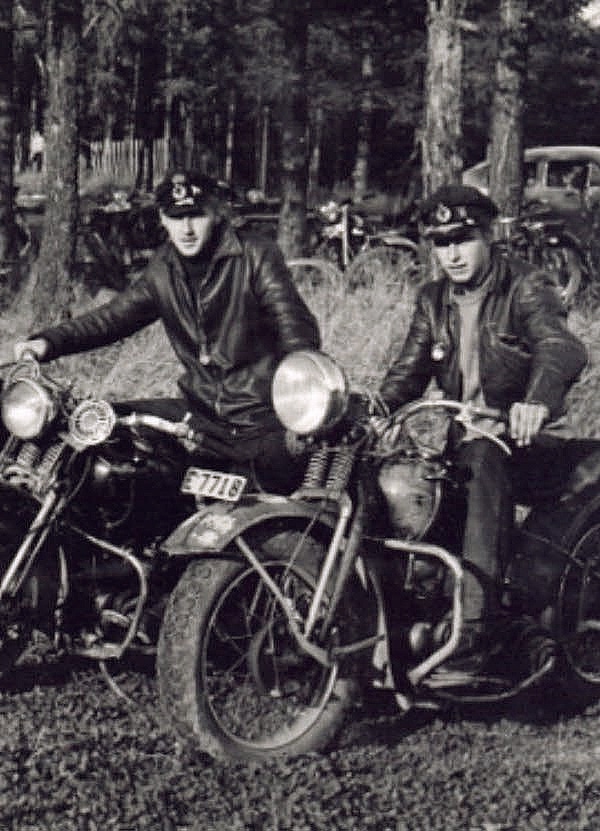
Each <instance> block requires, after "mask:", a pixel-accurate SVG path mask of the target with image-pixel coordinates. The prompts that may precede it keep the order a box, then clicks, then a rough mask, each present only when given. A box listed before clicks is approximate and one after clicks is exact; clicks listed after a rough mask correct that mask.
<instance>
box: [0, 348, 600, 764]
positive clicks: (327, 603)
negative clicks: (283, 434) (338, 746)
mask: <svg viewBox="0 0 600 831" xmlns="http://www.w3.org/2000/svg"><path fill="white" fill-rule="evenodd" d="M272 394H273V404H274V407H275V410H276V412H277V414H278V417H279V419H280V421H281V423H282V425H283V426H284V427H285V428H286V429H287V430H288V432H289V441H290V448H291V449H293V451H294V452H295V453H297V454H298V455H299V456H300V455H301V456H302V457H303V458H304V460H305V463H306V468H305V473H304V477H303V481H302V483H301V485H300V487H299V488H298V489H297V490H295V491H293V492H292V493H290V494H281V493H272V492H268V491H265V490H264V489H263V488H261V486H260V482H258V481H257V480H256V477H254V476H253V475H252V471H251V470H248V469H247V466H246V467H245V468H244V467H243V466H242V465H241V464H240V462H239V461H238V460H236V459H231V460H230V461H229V463H225V461H223V464H222V466H221V467H220V468H219V469H218V470H213V469H210V468H207V467H202V466H199V465H200V462H201V460H202V459H204V458H206V457H205V455H203V454H206V453H207V452H208V451H209V450H211V451H213V452H215V453H216V452H218V451H219V450H220V448H219V447H218V446H215V447H212V446H211V444H210V442H209V441H208V439H207V437H206V436H205V435H201V434H199V433H198V432H197V431H195V430H194V429H193V427H192V424H191V422H190V420H189V419H187V418H184V419H182V420H179V421H171V420H169V419H166V418H162V417H159V416H155V415H152V414H148V413H141V412H140V413H138V412H127V411H125V412H121V411H120V408H119V407H117V406H116V405H115V406H113V405H111V404H110V403H109V402H107V401H103V400H97V399H90V398H86V397H83V398H82V397H80V396H78V395H76V394H75V392H74V388H73V385H72V384H69V383H66V382H64V381H63V380H57V379H55V378H53V377H51V376H50V374H49V373H48V372H47V370H45V369H44V370H42V368H41V367H40V366H39V364H37V363H36V362H35V360H33V359H32V358H31V357H27V359H23V360H21V361H19V362H17V363H16V364H15V365H14V366H12V367H11V368H10V369H9V371H8V372H7V373H6V376H5V378H4V382H3V390H2V397H1V407H0V411H1V416H2V423H3V429H4V431H5V435H4V443H3V446H2V449H1V450H0V492H1V499H0V523H1V527H2V534H3V536H2V539H3V545H2V548H1V549H0V677H6V676H7V675H8V673H9V672H10V671H11V669H12V668H13V667H14V666H15V664H16V663H17V662H18V660H19V658H20V657H21V656H22V655H23V653H24V652H25V651H26V649H27V647H28V645H29V644H30V643H31V638H32V634H33V633H34V631H35V630H39V631H41V632H44V633H45V634H46V635H47V636H48V637H50V638H51V639H52V640H53V642H54V643H55V645H56V646H57V648H59V649H60V650H62V651H63V652H65V653H66V654H73V655H77V656H81V657H84V658H87V659H90V660H94V661H98V662H99V663H100V665H101V666H102V667H105V668H109V669H108V671H109V672H110V668H112V667H114V666H118V665H119V662H120V661H122V660H125V659H126V658H128V657H132V656H138V655H141V656H146V657H149V658H150V659H151V660H155V662H156V672H157V679H158V691H159V697H160V703H161V707H162V710H163V712H164V714H165V719H166V720H167V722H168V723H169V724H170V725H171V727H172V728H173V730H174V731H175V732H176V733H178V734H180V735H181V736H183V737H184V738H185V739H186V740H190V739H193V740H194V741H195V742H196V743H197V744H198V746H199V747H200V748H201V749H203V750H205V751H206V752H208V753H209V754H211V755H213V756H214V757H215V758H237V759H244V760H264V759H269V758H272V757H274V756H289V755H295V754H299V753H303V752H309V751H316V750H319V749H322V748H324V747H325V746H326V745H327V744H329V742H330V741H332V740H333V738H334V737H335V736H336V735H337V733H338V732H339V730H340V728H341V726H342V724H343V721H344V719H345V717H346V714H347V712H348V710H349V709H350V708H352V707H355V706H357V704H358V703H359V702H360V699H361V696H362V695H363V694H365V693H366V692H368V691H369V690H371V689H375V690H383V691H385V692H386V693H389V694H391V695H393V696H395V700H396V702H397V703H398V706H399V707H400V708H401V709H402V711H408V710H410V709H412V708H416V707H427V708H431V707H444V706H447V704H448V702H461V701H487V702H498V701H502V700H504V699H505V698H508V697H510V696H514V695H517V694H518V693H519V692H521V691H522V690H524V689H527V688H528V687H530V686H532V685H534V684H540V683H541V682H542V680H543V679H548V680H550V679H551V678H556V676H557V675H558V676H559V680H560V683H562V684H563V685H564V686H565V688H566V690H567V691H568V695H569V699H570V700H571V702H573V703H579V704H581V705H583V704H586V703H588V702H590V701H594V700H595V699H597V697H598V695H599V694H600V659H599V655H600V649H599V647H600V644H599V637H600V636H599V631H600V567H599V566H598V556H599V555H598V550H599V546H598V540H599V537H600V491H599V490H598V487H597V478H598V477H597V472H595V471H594V469H593V466H592V467H591V468H589V469H586V470H583V471H582V475H581V477H580V486H579V488H578V489H574V493H573V495H572V496H570V497H569V498H568V499H565V500H564V501H560V502H559V503H557V504H552V505H550V506H549V508H548V506H546V507H544V506H541V507H537V506H536V507H535V508H534V509H533V510H531V511H530V512H529V514H528V515H527V516H526V517H525V518H522V519H521V522H520V524H519V525H518V526H517V527H516V528H515V539H514V541H513V545H512V547H511V551H512V555H511V559H510V562H508V563H507V564H505V572H504V574H503V592H504V594H503V602H504V605H505V611H506V618H507V626H506V630H507V631H506V634H505V637H504V639H503V641H502V642H500V644H499V646H498V649H497V650H496V651H494V652H493V653H491V655H490V662H489V664H486V666H485V671H484V672H482V673H479V674H474V675H473V674H469V673H466V674H465V673H460V672H457V671H456V670H455V671H454V672H452V671H448V668H447V670H446V671H445V670H444V663H445V662H446V661H447V659H448V658H450V657H451V656H452V654H453V653H454V651H455V649H456V646H457V644H458V643H459V638H460V633H461V628H462V609H463V607H462V596H461V586H462V582H463V578H464V569H463V564H462V562H461V559H460V556H459V553H458V552H457V550H456V548H455V547H453V543H452V540H451V539H450V538H451V537H452V530H453V529H454V528H455V527H456V525H457V517H458V511H459V507H456V505H457V503H458V505H460V498H459V496H457V495H459V494H460V482H459V481H458V480H457V477H456V472H455V471H454V470H453V468H452V466H451V465H450V464H449V462H448V460H447V458H446V455H445V437H446V436H447V433H448V430H449V429H450V427H449V426H448V425H449V424H453V423H462V424H463V425H464V424H468V425H470V426H472V428H473V429H477V418H478V417H480V416H481V417H487V416H490V414H491V413H492V412H494V413H495V411H490V410H488V409H485V408H480V409H476V410H475V409H471V408H469V407H467V406H466V405H464V404H461V403H458V402H453V401H445V400H424V401H419V402H415V403H413V404H411V405H408V406H407V407H405V408H403V409H401V410H399V411H398V412H397V413H394V414H393V415H392V416H389V417H386V418H385V419H384V423H385V424H386V425H387V429H385V430H383V431H382V430H381V429H380V426H376V425H377V423H379V424H380V423H381V413H382V409H381V406H380V405H379V402H378V400H377V396H369V395H368V394H367V393H363V392H355V391H352V390H351V389H350V386H349V384H348V381H347V378H346V376H345V374H344V372H343V371H342V369H341V368H340V367H339V366H338V365H337V364H336V363H335V362H334V361H333V360H332V359H330V358H329V357H327V356H326V355H324V354H322V353H320V352H315V351H310V350H304V351H299V352H295V353H291V354H290V355H289V356H287V357H286V358H284V359H283V361H282V362H281V364H280V366H279V367H278V369H277V371H276V374H275V377H274V381H273V389H272ZM434 412H436V413H437V412H440V413H443V414H446V415H445V418H444V419H442V420H441V424H440V423H438V422H439V419H437V420H436V419H435V418H433V417H432V415H431V414H432V413H434ZM415 419H416V422H415ZM419 419H420V421H419ZM490 438H491V440H494V441H498V442H502V439H501V438H499V437H497V436H493V437H492V436H490ZM502 446H503V447H505V450H506V452H508V451H509V448H508V446H505V445H502ZM584 474H585V475H584ZM586 476H587V478H586ZM575 491H576V492H575ZM524 614H526V615H527V620H526V625H525V626H522V625H521V624H522V618H523V615H524ZM513 624H514V625H513Z"/></svg>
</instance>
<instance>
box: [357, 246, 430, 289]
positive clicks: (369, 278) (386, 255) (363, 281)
mask: <svg viewBox="0 0 600 831" xmlns="http://www.w3.org/2000/svg"><path fill="white" fill-rule="evenodd" d="M418 274H419V261H418V257H417V254H416V252H415V251H414V249H413V248H409V247H402V246H395V245H377V246H375V247H374V248H367V249H365V250H364V251H361V253H360V254H358V255H357V256H356V257H355V258H354V260H353V261H352V263H351V264H350V266H349V267H348V271H347V282H348V285H349V286H351V287H352V288H356V287H358V286H364V287H366V288H370V287H371V286H372V285H373V284H374V283H375V282H380V283H385V284H395V285H402V284H403V283H406V282H413V281H414V279H415V277H416V276H417V275H418Z"/></svg>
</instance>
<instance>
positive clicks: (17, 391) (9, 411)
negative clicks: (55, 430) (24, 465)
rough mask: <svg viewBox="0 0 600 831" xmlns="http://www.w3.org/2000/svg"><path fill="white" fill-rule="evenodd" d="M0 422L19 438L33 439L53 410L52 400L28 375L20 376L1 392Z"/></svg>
mask: <svg viewBox="0 0 600 831" xmlns="http://www.w3.org/2000/svg"><path fill="white" fill-rule="evenodd" d="M1 412H2V421H3V422H4V425H5V427H6V429H7V430H8V431H9V432H10V433H12V434H13V436H17V438H19V439H34V438H35V437H36V436H39V435H40V433H42V432H43V430H44V428H45V427H46V426H47V425H48V424H50V422H51V421H52V420H53V419H54V417H55V416H56V413H57V406H56V402H55V401H54V400H53V399H52V397H51V396H50V394H49V393H48V391H47V390H46V389H45V388H44V387H43V386H41V384H38V383H37V382H36V381H34V380H33V379H32V378H21V379H19V380H18V381H15V382H14V383H13V384H11V385H10V386H9V387H7V388H6V389H5V390H4V392H3V393H2V404H1Z"/></svg>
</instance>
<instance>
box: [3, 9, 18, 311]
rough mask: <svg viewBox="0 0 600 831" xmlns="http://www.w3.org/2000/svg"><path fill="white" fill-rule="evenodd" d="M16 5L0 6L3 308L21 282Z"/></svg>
mask: <svg viewBox="0 0 600 831" xmlns="http://www.w3.org/2000/svg"><path fill="white" fill-rule="evenodd" d="M13 85H14V56H13V4H12V2H5V3H3V4H1V5H0V306H5V305H6V304H7V302H8V301H9V300H10V296H11V294H12V292H13V291H14V288H15V286H16V284H17V282H18V278H19V273H18V253H19V252H18V248H19V246H18V241H17V235H16V229H15V224H14V211H13V190H14V188H13V185H14V179H13V165H14V155H15V146H14V117H15V111H14V100H13V92H14V87H13Z"/></svg>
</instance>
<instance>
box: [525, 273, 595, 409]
mask: <svg viewBox="0 0 600 831" xmlns="http://www.w3.org/2000/svg"><path fill="white" fill-rule="evenodd" d="M517 310H518V312H517V313H518V316H519V320H518V321H517V327H518V328H519V329H520V330H521V331H522V332H523V333H524V336H525V340H526V342H527V345H528V347H529V349H530V351H531V369H530V373H529V380H528V384H527V390H526V394H525V401H526V402H529V403H536V404H545V405H546V406H547V407H548V410H549V411H550V417H551V418H557V417H558V416H559V415H560V414H561V413H562V412H563V409H564V399H565V396H566V394H567V392H568V391H569V389H570V387H571V386H572V384H573V383H574V382H575V381H576V380H577V377H578V376H579V374H580V373H581V371H582V370H583V368H584V367H585V365H586V363H587V351H586V348H585V346H584V345H583V343H582V342H581V341H580V340H579V339H578V338H577V337H576V336H575V335H574V334H573V333H572V332H570V331H569V329H568V328H567V325H566V320H565V314H564V311H563V307H562V303H561V301H560V298H559V297H558V295H557V292H556V289H555V287H554V285H553V284H552V283H551V281H550V280H549V279H548V277H547V276H546V275H545V274H543V272H537V271H536V272H533V273H531V274H529V275H527V277H526V278H525V279H524V280H523V281H522V282H521V285H520V287H519V292H518V302H517Z"/></svg>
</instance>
